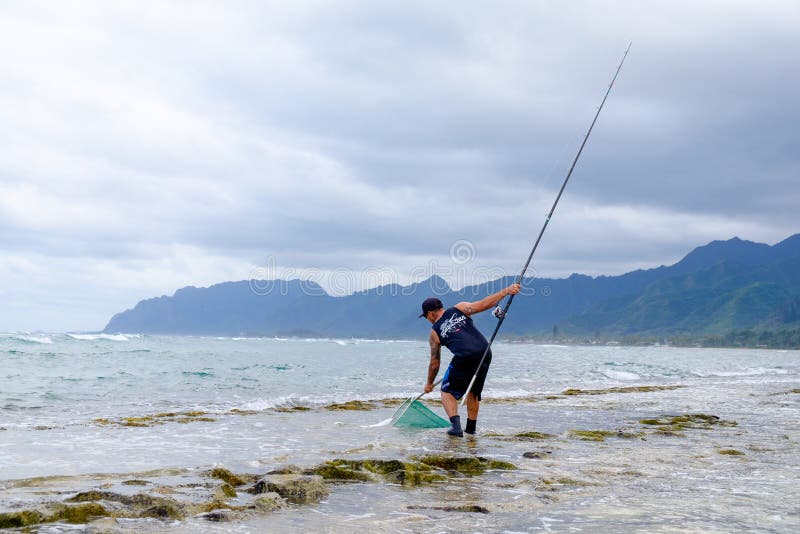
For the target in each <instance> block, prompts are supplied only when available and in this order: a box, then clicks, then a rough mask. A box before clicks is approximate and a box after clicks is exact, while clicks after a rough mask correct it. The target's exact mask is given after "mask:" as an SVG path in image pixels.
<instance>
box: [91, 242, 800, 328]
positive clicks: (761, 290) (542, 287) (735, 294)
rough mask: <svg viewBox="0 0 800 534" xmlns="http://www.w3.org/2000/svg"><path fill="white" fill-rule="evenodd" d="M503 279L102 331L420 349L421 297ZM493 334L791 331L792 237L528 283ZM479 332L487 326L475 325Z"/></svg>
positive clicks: (232, 289)
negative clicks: (412, 341) (404, 342)
mask: <svg viewBox="0 0 800 534" xmlns="http://www.w3.org/2000/svg"><path fill="white" fill-rule="evenodd" d="M513 280H514V277H512V276H507V277H503V278H500V279H498V280H493V281H491V282H485V283H481V284H477V285H473V286H467V287H464V288H462V289H460V290H457V291H455V290H453V289H451V288H450V287H449V286H448V285H447V282H446V281H444V280H443V279H442V278H440V277H438V276H435V275H434V276H431V277H430V278H428V279H427V280H423V281H421V282H418V283H415V284H411V285H409V286H399V285H396V284H393V285H387V286H383V287H376V288H373V289H369V290H366V291H360V292H358V293H354V294H352V295H346V296H342V297H334V296H331V295H328V294H326V293H325V291H324V290H323V289H322V288H321V287H320V286H318V285H317V284H314V283H313V282H309V281H303V280H293V281H283V280H273V281H260V280H243V281H238V282H224V283H221V284H216V285H213V286H210V287H207V288H197V287H186V288H182V289H179V290H177V291H176V292H175V293H174V295H172V296H161V297H157V298H152V299H146V300H143V301H141V302H139V303H138V304H137V305H136V306H135V307H134V308H132V309H129V310H125V311H123V312H121V313H118V314H116V315H115V316H114V317H112V318H111V320H110V321H109V323H108V325H107V326H106V328H105V330H104V331H105V332H109V333H114V332H128V333H150V334H187V335H230V336H240V335H244V336H250V335H253V336H275V335H278V336H299V337H361V338H366V337H373V338H423V337H425V336H427V331H428V328H429V325H427V324H426V323H425V322H424V321H423V320H421V319H418V318H417V315H418V314H419V304H420V302H421V301H422V300H423V299H424V298H426V297H429V296H437V297H439V298H440V299H441V300H442V301H443V302H444V303H445V305H446V306H452V305H453V304H455V303H457V302H460V301H472V300H477V299H480V298H482V297H483V296H485V295H487V294H489V293H491V292H493V291H497V290H499V289H500V288H502V287H505V286H506V285H508V284H510V283H511V282H512V281H513ZM523 286H524V287H525V290H526V291H527V294H525V295H521V296H520V297H518V298H516V299H515V300H514V306H513V307H512V308H511V310H510V312H509V315H508V317H507V319H506V321H505V322H504V323H503V331H502V332H501V335H505V336H509V337H526V336H539V337H541V336H545V335H549V334H550V333H552V332H553V331H554V330H557V331H559V332H560V333H562V334H563V335H569V336H575V337H584V338H585V337H595V338H597V337H606V338H612V337H621V336H654V337H657V336H667V335H670V336H673V335H720V334H724V333H726V332H730V331H732V330H748V329H754V330H781V329H786V328H793V327H795V326H800V234H795V235H793V236H791V237H789V238H787V239H785V240H784V241H782V242H780V243H778V244H776V245H773V246H769V245H765V244H761V243H754V242H752V241H745V240H742V239H739V238H733V239H729V240H727V241H713V242H711V243H709V244H708V245H704V246H701V247H697V248H696V249H694V250H693V251H691V252H690V253H689V254H687V255H686V256H685V257H684V258H683V259H682V260H680V261H679V262H677V263H675V264H674V265H670V266H663V265H662V266H660V267H656V268H653V269H643V270H637V271H632V272H630V273H626V274H623V275H619V276H597V277H590V276H586V275H580V274H573V275H571V276H569V277H568V278H559V279H547V278H526V279H525V280H524V283H523ZM475 321H476V323H477V325H478V327H479V328H480V329H482V330H483V331H484V332H490V331H491V330H492V329H493V328H494V325H495V324H496V319H495V318H494V317H492V316H491V314H489V313H484V314H479V315H476V316H475Z"/></svg>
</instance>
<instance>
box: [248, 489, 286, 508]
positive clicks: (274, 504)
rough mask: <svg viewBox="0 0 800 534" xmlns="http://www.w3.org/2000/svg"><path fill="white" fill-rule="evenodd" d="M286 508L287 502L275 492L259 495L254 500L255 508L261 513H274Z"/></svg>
mask: <svg viewBox="0 0 800 534" xmlns="http://www.w3.org/2000/svg"><path fill="white" fill-rule="evenodd" d="M285 507H286V501H285V500H284V499H283V497H281V496H280V495H278V494H277V493H275V492H268V493H264V494H262V495H259V496H258V497H256V498H255V499H254V500H253V508H255V510H256V511H257V512H260V513H268V512H273V511H275V510H279V509H281V508H285Z"/></svg>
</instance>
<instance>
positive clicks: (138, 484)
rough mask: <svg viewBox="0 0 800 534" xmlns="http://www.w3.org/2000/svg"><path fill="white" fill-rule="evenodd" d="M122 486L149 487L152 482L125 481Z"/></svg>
mask: <svg viewBox="0 0 800 534" xmlns="http://www.w3.org/2000/svg"><path fill="white" fill-rule="evenodd" d="M122 484H123V485H125V486H147V485H149V484H150V482H148V481H146V480H125V481H123V482H122Z"/></svg>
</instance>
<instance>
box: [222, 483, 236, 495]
mask: <svg viewBox="0 0 800 534" xmlns="http://www.w3.org/2000/svg"><path fill="white" fill-rule="evenodd" d="M220 489H221V490H222V494H223V495H225V496H226V497H228V498H229V499H233V498H235V497H236V490H235V489H233V486H231V485H230V484H223V485H222V487H221V488H220Z"/></svg>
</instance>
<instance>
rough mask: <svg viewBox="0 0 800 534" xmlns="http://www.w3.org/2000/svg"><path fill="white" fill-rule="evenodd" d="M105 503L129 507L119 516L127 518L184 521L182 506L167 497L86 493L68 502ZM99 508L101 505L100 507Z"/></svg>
mask: <svg viewBox="0 0 800 534" xmlns="http://www.w3.org/2000/svg"><path fill="white" fill-rule="evenodd" d="M96 501H105V502H108V503H120V504H123V505H125V506H126V507H128V509H127V510H125V511H123V512H119V511H118V512H117V513H118V515H121V516H125V517H155V518H160V519H167V518H169V519H183V518H184V517H185V513H184V511H183V508H182V507H181V505H180V504H179V503H178V502H177V501H175V500H173V499H169V498H167V497H154V496H152V495H147V494H144V493H137V494H136V495H122V494H119V493H112V492H109V491H97V490H91V491H84V492H81V493H78V494H77V495H75V496H73V497H70V498H69V499H67V500H66V502H69V503H95V502H96ZM98 506H99V505H98Z"/></svg>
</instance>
